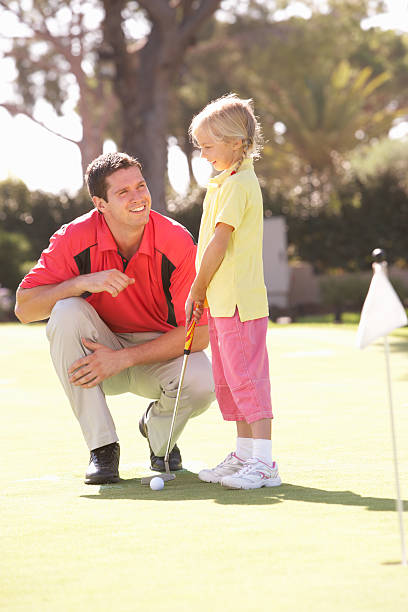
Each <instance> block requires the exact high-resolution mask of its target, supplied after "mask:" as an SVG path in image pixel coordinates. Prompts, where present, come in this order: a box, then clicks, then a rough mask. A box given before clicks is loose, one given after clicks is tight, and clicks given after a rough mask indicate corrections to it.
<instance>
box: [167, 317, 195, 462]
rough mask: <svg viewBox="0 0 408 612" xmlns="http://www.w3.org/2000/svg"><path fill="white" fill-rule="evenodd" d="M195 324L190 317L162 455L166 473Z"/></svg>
mask: <svg viewBox="0 0 408 612" xmlns="http://www.w3.org/2000/svg"><path fill="white" fill-rule="evenodd" d="M195 326H196V320H195V319H193V318H192V317H191V319H190V323H189V326H188V328H187V332H186V339H185V343H184V357H183V365H182V366H181V373H180V380H179V384H178V389H177V396H176V401H175V404H174V410H173V418H172V420H171V425H170V432H169V439H168V441H167V448H166V454H165V455H164V465H165V468H166V473H169V471H170V470H169V454H170V448H171V442H172V439H173V430H174V424H175V422H176V418H177V412H178V405H179V400H180V395H181V389H182V387H183V380H184V373H185V371H186V366H187V360H188V356H189V354H190V353H191V345H192V343H193V338H194V330H195Z"/></svg>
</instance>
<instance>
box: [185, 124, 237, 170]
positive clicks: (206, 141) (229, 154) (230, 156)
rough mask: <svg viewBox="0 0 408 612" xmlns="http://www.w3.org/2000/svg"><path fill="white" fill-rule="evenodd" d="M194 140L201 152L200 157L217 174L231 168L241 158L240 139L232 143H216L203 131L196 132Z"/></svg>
mask: <svg viewBox="0 0 408 612" xmlns="http://www.w3.org/2000/svg"><path fill="white" fill-rule="evenodd" d="M195 139H196V141H197V144H198V146H199V148H200V150H201V157H203V158H204V159H206V160H208V161H209V162H210V164H212V165H213V166H214V168H215V169H216V170H218V171H219V172H221V171H222V170H227V169H228V168H231V166H233V165H234V164H235V163H236V162H237V161H238V160H239V159H240V158H241V155H242V140H240V139H238V140H235V141H233V142H218V141H215V140H213V139H212V138H211V136H209V135H208V134H207V132H206V131H204V130H198V131H197V133H196V135H195Z"/></svg>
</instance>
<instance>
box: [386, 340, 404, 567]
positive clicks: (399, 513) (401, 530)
mask: <svg viewBox="0 0 408 612" xmlns="http://www.w3.org/2000/svg"><path fill="white" fill-rule="evenodd" d="M384 350H385V362H386V365H387V379H388V400H389V405H390V420H391V433H392V446H393V451H394V469H395V484H396V489H397V510H398V516H399V527H400V534H401V552H402V565H407V552H406V549H405V535H404V521H403V505H402V500H401V493H400V485H399V474H398V459H397V442H396V437H395V426H394V409H393V405H392V391H391V373H390V349H389V345H388V337H387V336H384Z"/></svg>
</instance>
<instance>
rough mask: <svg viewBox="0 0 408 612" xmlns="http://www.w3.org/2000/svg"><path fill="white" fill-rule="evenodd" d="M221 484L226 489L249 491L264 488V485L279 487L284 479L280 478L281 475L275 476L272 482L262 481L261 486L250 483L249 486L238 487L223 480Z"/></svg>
mask: <svg viewBox="0 0 408 612" xmlns="http://www.w3.org/2000/svg"><path fill="white" fill-rule="evenodd" d="M221 484H222V486H223V487H225V488H226V489H236V490H238V489H243V490H245V491H248V490H250V489H262V487H266V488H270V487H279V486H280V485H281V484H282V480H281V479H280V477H278V478H273V479H271V482H269V481H266V482H264V483H262V484H261V485H260V486H257V485H253V486H251V485H250V484H249V485H248V486H237V487H234V486H233V485H229V484H224V483H223V482H221Z"/></svg>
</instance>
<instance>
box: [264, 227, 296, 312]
mask: <svg viewBox="0 0 408 612" xmlns="http://www.w3.org/2000/svg"><path fill="white" fill-rule="evenodd" d="M263 229H264V231H263V263H264V276H265V285H266V289H267V291H268V304H269V306H277V307H279V308H286V307H287V306H288V302H289V284H290V269H289V265H288V258H287V240H286V224H285V219H284V218H283V217H279V216H276V217H269V218H265V219H264V228H263Z"/></svg>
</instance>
